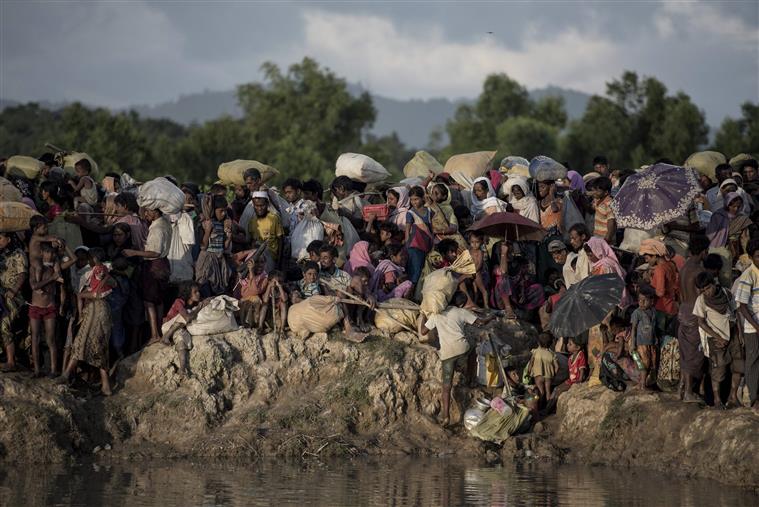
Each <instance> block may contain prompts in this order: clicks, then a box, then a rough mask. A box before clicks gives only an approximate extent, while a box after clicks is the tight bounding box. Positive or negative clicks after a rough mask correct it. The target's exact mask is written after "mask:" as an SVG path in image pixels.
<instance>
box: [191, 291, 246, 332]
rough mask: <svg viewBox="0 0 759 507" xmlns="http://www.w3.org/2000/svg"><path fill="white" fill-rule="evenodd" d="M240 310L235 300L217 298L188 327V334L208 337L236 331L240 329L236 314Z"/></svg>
mask: <svg viewBox="0 0 759 507" xmlns="http://www.w3.org/2000/svg"><path fill="white" fill-rule="evenodd" d="M239 309H240V308H239V306H238V304H237V300H236V299H235V298H231V297H229V296H216V297H215V298H213V299H212V300H211V301H210V302H209V303H208V304H207V305H206V306H204V307H203V308H201V310H200V311H199V312H198V316H197V317H196V318H195V320H193V321H192V322H190V323H189V324H188V325H187V332H189V333H190V334H191V335H192V336H208V335H212V334H221V333H228V332H229V331H234V330H235V329H237V328H238V326H237V321H236V320H235V315H234V312H236V311H238V310H239Z"/></svg>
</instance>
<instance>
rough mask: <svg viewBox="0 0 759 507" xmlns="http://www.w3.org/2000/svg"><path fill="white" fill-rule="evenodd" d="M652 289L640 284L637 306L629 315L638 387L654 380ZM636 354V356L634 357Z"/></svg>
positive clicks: (654, 320)
mask: <svg viewBox="0 0 759 507" xmlns="http://www.w3.org/2000/svg"><path fill="white" fill-rule="evenodd" d="M655 297H656V296H655V295H654V293H653V289H651V288H650V287H649V286H642V287H641V289H640V293H639V294H638V308H637V309H636V310H635V311H634V312H633V314H632V316H631V317H630V323H631V324H632V331H631V333H630V334H631V336H632V340H633V344H632V345H633V346H632V355H633V359H635V362H636V364H637V365H638V370H640V382H639V383H638V385H639V386H640V387H643V388H646V387H648V386H650V385H652V383H653V382H655V379H656V377H655V374H654V369H655V368H656V311H655V310H654V298H655ZM636 355H637V356H638V357H636Z"/></svg>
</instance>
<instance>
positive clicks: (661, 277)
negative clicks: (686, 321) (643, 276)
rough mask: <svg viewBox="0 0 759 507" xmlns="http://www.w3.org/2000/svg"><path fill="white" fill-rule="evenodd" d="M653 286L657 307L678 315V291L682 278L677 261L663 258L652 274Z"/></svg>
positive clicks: (668, 313)
mask: <svg viewBox="0 0 759 507" xmlns="http://www.w3.org/2000/svg"><path fill="white" fill-rule="evenodd" d="M651 287H653V288H654V289H655V290H656V305H654V308H656V309H657V310H658V311H660V312H663V313H666V314H667V315H677V293H678V290H679V288H680V278H679V275H678V274H677V268H676V267H675V263H674V262H671V261H666V260H661V261H660V262H659V263H658V264H657V265H656V267H655V268H654V272H653V274H652V275H651Z"/></svg>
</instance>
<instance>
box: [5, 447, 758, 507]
mask: <svg viewBox="0 0 759 507" xmlns="http://www.w3.org/2000/svg"><path fill="white" fill-rule="evenodd" d="M38 505H39V506H41V505H66V506H69V505H76V506H79V505H81V506H85V505H86V506H100V505H103V506H143V505H144V506H148V505H150V506H159V507H171V506H183V507H184V506H215V505H225V506H226V505H230V506H248V505H267V506H268V505H327V506H340V505H351V506H352V505H366V506H386V505H390V506H396V505H397V506H401V505H420V506H427V505H433V506H438V505H443V506H447V505H487V506H506V505H535V506H545V505H548V506H554V505H571V506H596V505H599V506H600V505H609V506H612V505H613V506H616V505H641V506H648V505H685V506H689V505H708V506H721V505H725V506H728V505H729V506H733V505H759V496H756V495H755V494H754V493H752V492H750V491H746V490H741V489H737V488H731V487H727V486H723V485H720V484H718V483H716V482H711V481H705V480H698V481H696V480H687V479H680V478H673V477H667V476H664V475H663V474H660V473H655V472H649V471H642V470H637V469H621V468H620V469H611V468H609V467H589V466H555V465H511V464H509V465H504V466H500V467H486V466H482V465H478V464H473V463H462V462H460V461H456V460H453V459H419V458H415V459H400V460H392V461H388V460H383V461H375V460H368V459H367V460H364V459H360V460H343V461H331V462H326V463H313V462H312V463H308V464H302V463H301V464H294V463H283V462H281V461H265V462H257V463H253V464H250V463H246V464H238V463H222V464H219V463H204V462H202V461H192V462H188V461H140V462H119V463H117V464H111V465H102V464H101V465H96V464H93V463H87V464H78V465H72V466H50V465H46V466H30V465H25V466H7V467H4V468H0V506H4V507H5V506H8V507H11V506H38Z"/></svg>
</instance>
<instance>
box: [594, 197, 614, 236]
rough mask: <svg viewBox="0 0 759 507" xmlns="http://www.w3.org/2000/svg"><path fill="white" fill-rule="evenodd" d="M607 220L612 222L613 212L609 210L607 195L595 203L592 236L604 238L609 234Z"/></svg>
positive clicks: (609, 202)
mask: <svg viewBox="0 0 759 507" xmlns="http://www.w3.org/2000/svg"><path fill="white" fill-rule="evenodd" d="M609 220H614V212H613V211H612V210H611V196H610V195H607V196H606V197H605V198H603V199H602V200H601V201H598V202H597V203H596V218H595V222H594V225H593V236H598V237H599V238H606V234H607V233H608V232H609Z"/></svg>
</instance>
